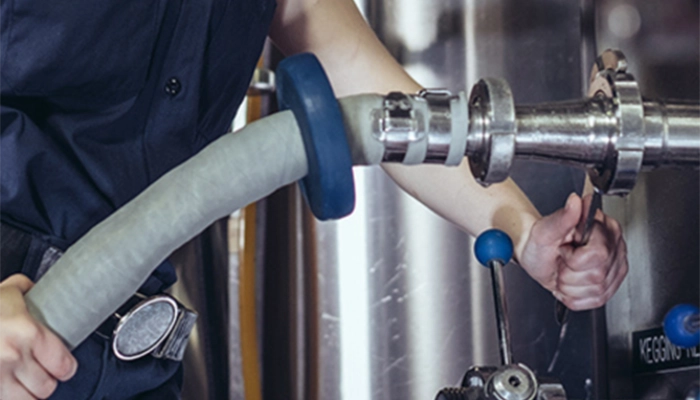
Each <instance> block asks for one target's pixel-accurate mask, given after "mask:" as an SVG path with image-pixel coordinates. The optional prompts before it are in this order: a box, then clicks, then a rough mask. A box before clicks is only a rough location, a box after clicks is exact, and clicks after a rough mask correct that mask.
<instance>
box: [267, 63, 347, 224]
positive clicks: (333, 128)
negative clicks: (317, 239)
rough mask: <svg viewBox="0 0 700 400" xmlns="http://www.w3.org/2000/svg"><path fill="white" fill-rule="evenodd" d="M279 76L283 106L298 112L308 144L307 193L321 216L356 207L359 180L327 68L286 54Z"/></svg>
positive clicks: (336, 215)
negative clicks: (325, 69)
mask: <svg viewBox="0 0 700 400" xmlns="http://www.w3.org/2000/svg"><path fill="white" fill-rule="evenodd" d="M276 76H277V78H276V79H277V101H278V103H279V106H280V109H282V110H286V109H289V110H291V111H292V112H293V113H294V117H295V118H296V120H297V124H298V125H299V130H300V131H301V135H302V138H303V140H304V147H305V149H306V157H307V159H308V163H309V173H308V175H306V177H304V178H303V179H302V180H301V181H299V185H300V186H301V190H302V193H303V194H304V197H305V198H306V201H307V202H308V204H309V207H310V208H311V211H312V212H313V213H314V215H315V216H316V218H318V219H320V220H328V219H338V218H342V217H344V216H346V215H348V214H350V213H351V212H352V210H353V209H354V208H355V183H354V180H353V175H352V157H351V155H350V146H349V145H348V141H347V137H346V136H345V125H344V124H343V116H342V114H341V112H340V106H339V105H338V101H337V100H336V98H335V95H334V94H333V89H332V88H331V84H330V82H329V81H328V78H327V77H326V73H325V72H324V71H323V67H321V63H319V62H318V59H316V57H315V56H314V55H313V54H308V53H305V54H297V55H295V56H292V57H288V58H286V59H284V60H283V61H282V62H281V63H280V64H279V67H278V68H277V73H276Z"/></svg>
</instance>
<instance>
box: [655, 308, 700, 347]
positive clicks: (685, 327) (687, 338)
mask: <svg viewBox="0 0 700 400" xmlns="http://www.w3.org/2000/svg"><path fill="white" fill-rule="evenodd" d="M664 333H665V334H666V337H667V338H668V340H670V341H671V343H673V344H674V345H676V346H678V347H683V348H690V347H695V346H697V345H698V344H700V309H698V307H696V306H694V305H691V304H678V305H677V306H675V307H673V308H672V309H671V310H670V311H669V312H668V313H667V314H666V317H664Z"/></svg>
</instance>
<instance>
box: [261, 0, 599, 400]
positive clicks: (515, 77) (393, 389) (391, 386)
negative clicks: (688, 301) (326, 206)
mask: <svg viewBox="0 0 700 400" xmlns="http://www.w3.org/2000/svg"><path fill="white" fill-rule="evenodd" d="M363 9H364V12H365V16H366V17H367V19H368V21H369V22H370V24H371V25H372V26H373V28H374V29H375V31H376V32H377V34H378V35H379V37H380V39H382V40H383V41H384V43H385V44H386V45H387V47H388V48H389V49H390V51H392V53H393V54H394V56H395V57H396V58H397V59H398V60H399V61H400V62H401V63H402V64H403V65H404V66H405V67H406V69H407V70H408V71H409V73H411V74H412V75H413V76H414V77H415V78H416V79H417V80H418V81H419V82H420V83H422V84H423V85H425V86H426V87H444V88H447V89H450V90H452V91H454V92H457V91H460V90H465V89H467V88H468V87H471V85H472V84H474V83H475V82H476V80H477V79H478V78H481V77H484V76H499V77H503V78H505V79H507V80H508V81H509V82H510V83H511V86H512V88H513V93H514V96H515V100H516V102H518V103H524V102H538V101H553V100H563V99H571V98H579V97H581V96H582V95H583V94H584V93H585V90H586V87H585V86H584V82H586V79H587V75H588V71H589V68H590V65H592V60H593V56H594V55H595V49H594V48H593V44H592V43H593V40H592V39H593V33H594V30H593V22H594V20H593V14H592V5H591V3H590V2H588V1H583V2H576V1H568V2H562V1H554V0H537V1H528V2H522V1H517V0H489V1H486V0H465V1H459V0H442V1H434V0H411V1H401V2H399V1H383V2H382V1H368V2H365V3H364V4H363ZM513 170H514V171H517V173H516V174H515V175H516V176H515V178H516V181H517V182H518V183H519V184H521V186H522V187H523V188H524V190H525V191H526V192H527V193H528V194H529V195H530V196H531V198H532V199H533V201H534V202H535V203H536V205H537V206H538V208H539V209H540V211H541V212H542V213H550V212H552V211H554V210H555V209H557V208H558V207H560V206H561V205H563V203H564V201H565V199H566V197H567V195H568V194H569V193H570V192H572V191H575V190H580V188H581V185H582V182H583V175H582V173H579V172H578V171H574V170H571V169H568V168H564V167H552V166H548V165H542V164H536V163H520V164H518V165H517V166H516V167H515V168H513ZM355 179H356V190H357V207H356V210H355V212H354V213H353V215H352V216H350V217H348V218H346V219H344V220H342V221H337V222H324V223H321V222H318V221H316V220H314V219H313V217H312V216H311V214H310V213H309V212H308V210H306V209H305V207H304V206H303V205H302V204H301V202H300V200H299V198H298V195H297V194H295V193H293V192H289V191H287V192H281V193H278V194H277V195H276V196H275V197H274V198H272V199H270V200H269V202H268V207H269V208H268V214H267V216H266V219H267V226H266V230H267V233H268V237H267V253H268V256H266V261H265V267H264V270H265V275H266V282H267V283H266V285H265V316H264V318H265V322H264V324H263V327H264V328H263V330H264V333H263V360H264V361H263V392H264V397H265V398H266V399H268V400H269V399H283V398H284V399H289V398H292V399H346V400H347V399H353V400H355V399H432V398H434V397H435V395H436V393H437V392H438V390H439V389H440V388H442V387H444V386H453V385H455V384H457V383H458V382H459V381H460V379H461V377H462V375H463V374H464V373H465V372H466V370H467V369H468V368H469V367H470V366H472V365H496V364H497V363H498V360H499V357H498V347H497V336H496V328H495V320H494V315H493V304H492V301H493V300H492V298H491V292H490V290H491V289H490V278H489V275H488V271H487V270H485V269H484V268H482V267H480V266H479V265H478V264H477V262H476V261H475V260H474V257H473V255H472V252H471V248H472V244H473V242H472V238H470V237H469V236H468V235H466V234H465V233H463V232H461V231H459V230H458V229H456V228H455V227H454V226H453V225H451V224H450V223H448V222H446V221H444V220H443V219H441V218H440V217H437V216H436V215H434V214H433V213H432V212H430V211H428V210H427V209H426V208H425V207H423V206H422V205H421V204H419V203H418V202H417V201H415V200H413V199H412V198H410V197H409V196H408V195H406V194H404V193H403V192H401V191H400V190H399V189H398V187H397V186H396V185H395V184H394V183H393V182H392V181H391V180H390V179H389V178H388V177H387V176H386V175H385V174H384V172H383V171H382V170H381V169H379V168H356V169H355ZM285 221H291V222H289V223H287V222H285ZM270 254H272V255H270ZM506 285H507V290H508V301H509V304H510V316H511V329H512V336H513V352H514V359H515V361H518V362H524V363H526V364H528V365H529V366H530V367H531V368H533V370H534V371H535V372H536V373H537V374H539V375H546V374H547V372H548V370H549V374H550V375H555V376H559V377H560V378H561V379H562V380H563V381H564V384H565V386H566V388H567V391H568V392H569V395H570V396H571V397H573V398H598V397H600V396H602V397H604V396H605V395H604V390H605V389H604V388H605V380H604V377H605V374H604V366H605V365H604V363H602V362H599V360H601V359H602V357H597V355H599V354H601V352H602V350H603V349H604V346H603V344H604V339H605V337H604V330H603V328H604V326H603V325H601V323H603V324H604V315H603V314H602V313H601V312H594V313H591V312H587V313H575V314H574V315H572V321H571V322H570V327H569V329H568V333H567V336H566V337H565V340H564V342H563V343H562V346H561V348H559V355H558V357H557V360H555V361H554V362H553V361H552V360H553V359H554V358H555V353H557V349H558V342H559V326H558V325H557V323H556V321H555V318H554V299H553V298H552V296H551V294H550V293H549V292H547V291H546V290H544V289H542V288H541V287H539V286H538V285H537V284H536V283H535V282H534V281H532V280H531V279H530V278H529V277H527V275H526V274H525V273H524V272H522V271H521V270H520V269H519V268H518V267H517V266H509V267H508V268H506ZM601 339H602V342H601Z"/></svg>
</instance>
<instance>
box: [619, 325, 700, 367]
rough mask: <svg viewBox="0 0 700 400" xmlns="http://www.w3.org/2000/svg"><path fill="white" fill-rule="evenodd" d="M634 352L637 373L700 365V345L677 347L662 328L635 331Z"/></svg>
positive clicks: (633, 335)
mask: <svg viewBox="0 0 700 400" xmlns="http://www.w3.org/2000/svg"><path fill="white" fill-rule="evenodd" d="M632 352H633V353H632V356H633V358H634V371H635V372H637V373H639V372H654V371H662V370H667V369H673V368H680V367H692V366H700V346H695V347H693V348H690V349H684V348H681V347H677V346H675V345H673V344H672V343H671V342H670V341H669V340H668V338H666V335H664V330H663V329H662V328H654V329H649V330H646V331H640V332H633V333H632Z"/></svg>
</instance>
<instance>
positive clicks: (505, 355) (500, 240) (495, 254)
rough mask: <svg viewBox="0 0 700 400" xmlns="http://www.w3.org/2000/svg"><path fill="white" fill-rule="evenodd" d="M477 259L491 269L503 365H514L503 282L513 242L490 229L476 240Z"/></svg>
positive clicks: (504, 234)
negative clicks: (504, 267) (504, 270)
mask: <svg viewBox="0 0 700 400" xmlns="http://www.w3.org/2000/svg"><path fill="white" fill-rule="evenodd" d="M474 254H475V255H476V259H477V260H479V262H480V263H481V264H482V265H484V266H485V267H489V268H490V269H491V284H492V286H493V303H494V306H495V308H496V324H497V327H498V344H499V350H500V352H501V364H503V365H508V364H511V363H512V361H513V360H512V356H511V354H512V352H511V348H510V328H509V327H508V307H507V304H506V294H505V289H504V282H503V270H502V268H503V266H504V265H506V264H507V263H508V262H509V261H510V259H511V258H512V257H513V241H512V240H510V237H508V235H507V234H506V233H505V232H503V231H500V230H498V229H490V230H488V231H486V232H484V233H482V234H481V235H479V237H478V238H476V242H475V243H474Z"/></svg>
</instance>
